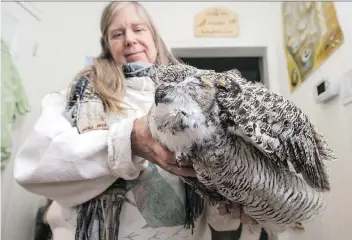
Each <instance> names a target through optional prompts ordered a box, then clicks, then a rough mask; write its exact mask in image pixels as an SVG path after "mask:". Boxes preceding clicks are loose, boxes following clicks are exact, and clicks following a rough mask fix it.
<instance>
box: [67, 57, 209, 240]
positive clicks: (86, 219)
mask: <svg viewBox="0 0 352 240" xmlns="http://www.w3.org/2000/svg"><path fill="white" fill-rule="evenodd" d="M152 70H153V68H152V65H151V64H147V63H132V64H127V65H124V66H123V71H124V74H125V76H126V78H127V81H128V78H131V77H148V76H149V77H150V76H151V74H152ZM92 104H94V105H95V107H94V108H90V106H91V105H92ZM96 106H98V107H96ZM85 109H97V111H101V112H103V111H104V106H103V102H102V100H101V98H100V96H99V94H98V93H96V92H95V91H94V88H93V85H92V83H91V82H90V81H89V76H83V77H81V78H79V79H77V80H76V82H75V83H74V84H73V87H72V89H71V93H70V96H69V101H68V104H67V107H66V110H65V113H64V115H65V117H66V118H67V119H69V120H70V122H71V123H72V125H73V126H75V127H77V129H78V132H79V133H83V132H84V131H86V130H87V126H86V125H87V122H89V123H91V124H90V128H89V130H95V129H102V128H103V129H107V126H105V127H104V126H103V127H102V126H101V125H99V124H96V123H98V117H100V118H101V114H99V115H98V114H97V112H90V113H89V115H84V114H81V113H85V112H86V111H85ZM101 112H100V113H101ZM88 116H89V117H90V119H85V118H88ZM104 120H106V118H105V119H104ZM100 122H101V121H100ZM92 123H93V124H92ZM91 126H93V129H92V128H91ZM125 194H126V181H125V180H124V179H121V178H120V179H118V180H117V181H116V182H114V183H113V184H112V185H111V186H110V187H109V188H108V189H107V190H105V191H104V192H103V193H102V194H100V195H98V196H97V197H95V198H93V199H91V200H89V201H87V202H85V203H83V204H81V205H79V206H78V217H77V227H76V236H75V239H76V240H92V239H99V240H103V239H104V240H117V239H118V231H119V216H120V212H121V207H122V204H123V203H124V200H125ZM185 198H186V199H185V211H186V219H185V227H186V228H190V227H191V228H192V230H193V228H194V221H195V220H196V219H197V218H198V216H199V215H200V214H201V213H202V211H203V208H204V201H203V199H202V198H201V197H200V196H199V195H198V193H196V192H195V190H194V189H193V188H192V187H191V186H190V185H188V184H186V183H185Z"/></svg>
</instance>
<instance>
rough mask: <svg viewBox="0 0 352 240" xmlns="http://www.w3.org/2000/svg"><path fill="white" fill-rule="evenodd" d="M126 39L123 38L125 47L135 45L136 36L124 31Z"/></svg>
mask: <svg viewBox="0 0 352 240" xmlns="http://www.w3.org/2000/svg"><path fill="white" fill-rule="evenodd" d="M125 34H126V38H125V45H126V46H131V45H133V44H136V43H137V41H136V36H135V34H134V33H133V32H132V31H126V33H125Z"/></svg>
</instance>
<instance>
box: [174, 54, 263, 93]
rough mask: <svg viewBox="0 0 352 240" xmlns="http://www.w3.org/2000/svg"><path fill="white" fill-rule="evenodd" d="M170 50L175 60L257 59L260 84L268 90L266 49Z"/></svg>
mask: <svg viewBox="0 0 352 240" xmlns="http://www.w3.org/2000/svg"><path fill="white" fill-rule="evenodd" d="M170 50H171V53H172V55H174V56H175V57H176V58H183V57H204V58H212V57H234V58H236V57H259V59H260V61H259V68H260V73H261V79H262V80H263V81H262V83H263V84H264V85H265V86H267V87H268V88H269V89H270V84H269V70H268V60H267V47H171V48H170ZM234 68H236V66H234Z"/></svg>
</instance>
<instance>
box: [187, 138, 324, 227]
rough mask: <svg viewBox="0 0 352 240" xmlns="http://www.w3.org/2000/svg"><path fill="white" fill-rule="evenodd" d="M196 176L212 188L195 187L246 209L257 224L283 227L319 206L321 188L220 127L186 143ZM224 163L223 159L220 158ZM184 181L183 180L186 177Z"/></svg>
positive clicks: (321, 206) (320, 208)
mask: <svg viewBox="0 0 352 240" xmlns="http://www.w3.org/2000/svg"><path fill="white" fill-rule="evenodd" d="M214 144H215V145H216V148H215V149H216V150H215V151H209V149H214ZM191 152H192V153H191V156H193V157H195V158H196V159H195V160H194V168H195V170H196V172H197V178H198V180H199V181H200V182H201V183H202V184H204V186H205V187H206V188H207V189H209V190H211V189H213V191H216V194H215V193H211V194H209V193H206V192H205V191H200V194H201V195H203V194H206V195H207V197H205V199H207V198H209V197H210V198H211V200H212V202H217V201H219V200H220V201H223V202H225V203H227V204H228V202H227V201H226V200H223V199H219V198H214V197H213V196H217V194H220V196H226V199H227V200H228V201H230V202H236V203H239V204H241V205H242V207H243V210H244V212H245V213H246V214H248V215H249V216H251V217H252V218H253V219H255V220H256V221H257V222H258V223H259V224H261V225H262V226H263V227H265V228H268V229H271V230H275V231H283V230H284V229H286V228H288V227H290V226H294V225H295V224H296V223H300V222H302V221H309V220H311V219H312V218H313V217H315V216H317V215H320V214H321V213H322V212H323V210H324V209H325V202H324V198H323V195H322V194H323V193H320V192H318V191H315V190H314V189H313V188H311V187H309V186H308V185H307V183H305V182H304V180H303V179H301V178H300V177H298V176H296V175H295V174H294V173H293V172H290V171H288V170H285V169H281V168H280V166H278V165H277V164H275V162H268V161H267V158H266V156H265V155H264V154H263V153H261V152H260V151H259V150H258V149H256V148H255V147H254V146H252V145H249V144H247V143H246V141H244V140H243V139H242V138H241V137H233V136H231V135H229V134H226V133H223V134H219V133H216V134H214V137H213V138H211V139H209V140H208V141H207V140H206V141H204V142H203V143H202V144H201V145H199V144H196V145H194V146H193V147H192V148H191ZM224 163H227V164H224ZM186 181H187V180H186Z"/></svg>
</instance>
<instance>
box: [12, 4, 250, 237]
mask: <svg viewBox="0 0 352 240" xmlns="http://www.w3.org/2000/svg"><path fill="white" fill-rule="evenodd" d="M100 27H101V33H102V37H101V46H102V53H101V55H100V56H99V57H98V58H97V59H96V60H95V61H94V63H93V64H92V66H90V67H88V68H87V69H85V70H84V71H82V72H81V73H80V74H79V75H78V77H77V78H76V80H75V81H74V82H73V83H72V85H71V87H70V90H69V91H63V92H61V93H55V94H49V95H47V96H46V97H45V98H44V99H43V101H42V108H43V111H42V115H41V116H40V118H39V120H38V121H37V123H36V124H35V126H34V131H33V133H32V134H31V135H30V136H29V137H28V139H27V140H26V141H25V143H24V145H23V146H22V148H21V149H20V151H19V153H18V155H17V158H16V162H15V170H14V171H15V178H16V180H17V182H18V183H19V184H20V185H22V186H23V187H24V188H25V189H27V190H28V191H31V192H33V193H35V194H39V195H43V196H45V197H47V198H49V199H52V200H53V201H54V202H53V204H52V205H51V207H50V209H49V212H48V214H47V220H48V222H49V224H50V226H51V228H52V230H53V236H54V239H55V238H57V239H67V240H70V239H75V237H76V239H101V238H103V236H104V237H106V238H105V239H209V240H210V239H214V238H212V235H214V234H216V231H215V230H217V231H230V230H233V234H234V235H236V234H237V232H236V229H237V228H238V226H239V222H238V221H237V219H233V216H232V215H231V214H230V213H228V212H227V211H225V210H224V209H223V208H221V209H219V210H217V209H215V210H214V208H211V207H210V206H205V207H204V209H202V211H200V212H199V213H200V216H199V217H198V218H197V219H194V220H195V228H194V230H193V233H192V231H191V230H190V229H187V228H184V221H185V219H187V217H188V219H189V217H190V216H186V214H185V211H184V209H185V202H184V195H185V189H184V185H183V184H182V182H181V181H180V179H179V177H178V176H181V175H182V176H194V170H193V169H192V168H191V167H189V166H185V167H182V168H178V167H176V165H175V159H174V156H173V153H171V152H169V151H167V150H166V149H164V148H163V147H162V146H161V145H160V144H158V143H157V142H156V141H155V140H154V139H152V137H151V135H150V133H149V131H148V129H147V127H146V126H147V125H146V121H145V119H144V118H143V116H144V115H145V114H146V113H147V111H148V109H149V107H150V106H151V103H152V101H153V88H154V85H153V82H152V81H151V79H150V78H149V77H148V69H149V65H148V63H149V64H168V63H174V64H177V63H178V61H177V60H176V59H175V58H173V57H172V56H171V54H170V53H169V52H168V51H167V49H166V47H165V45H164V43H163V41H162V40H161V38H160V36H159V35H158V33H157V31H156V29H155V26H154V24H153V23H152V20H151V18H150V17H149V15H148V14H147V12H146V11H145V10H144V8H143V7H142V6H141V5H140V4H138V3H136V2H129V3H124V2H112V3H110V4H108V5H107V6H106V8H105V9H104V11H103V14H102V17H101V26H100ZM131 63H139V64H135V65H133V64H131ZM67 99H68V101H67ZM170 173H171V174H170ZM186 192H187V191H186ZM189 193H190V194H192V191H191V190H190V192H189ZM193 194H194V193H193ZM121 199H122V200H123V201H121ZM121 204H122V206H121ZM186 205H187V204H186ZM219 211H221V212H222V215H219V214H218V212H219ZM55 214H56V215H55ZM214 229H215V230H214ZM227 234H228V233H227ZM242 235H243V234H242Z"/></svg>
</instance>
